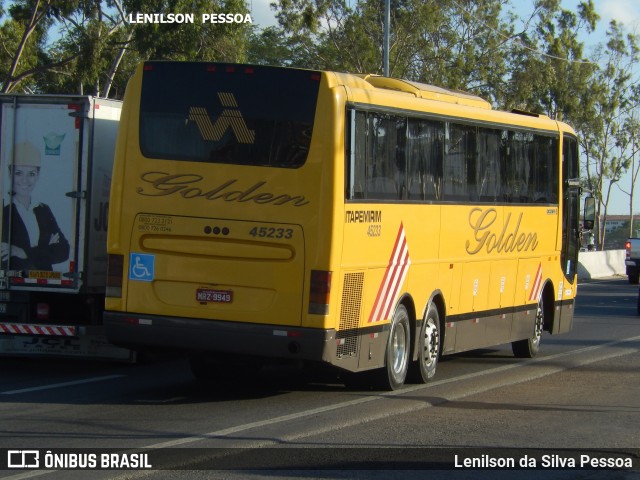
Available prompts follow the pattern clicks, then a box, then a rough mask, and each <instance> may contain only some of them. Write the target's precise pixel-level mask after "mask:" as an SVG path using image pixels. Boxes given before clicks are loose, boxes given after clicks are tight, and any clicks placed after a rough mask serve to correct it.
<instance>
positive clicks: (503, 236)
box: [465, 208, 538, 255]
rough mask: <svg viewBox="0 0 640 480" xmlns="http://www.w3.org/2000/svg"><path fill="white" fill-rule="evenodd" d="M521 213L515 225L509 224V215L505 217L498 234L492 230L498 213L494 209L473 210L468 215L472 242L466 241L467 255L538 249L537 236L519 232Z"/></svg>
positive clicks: (495, 229) (495, 230)
mask: <svg viewBox="0 0 640 480" xmlns="http://www.w3.org/2000/svg"><path fill="white" fill-rule="evenodd" d="M523 215H524V214H523V213H522V212H521V213H520V214H519V215H518V218H517V220H516V221H515V225H513V226H512V223H511V213H509V214H508V215H507V218H506V219H505V221H504V223H503V224H502V229H501V230H500V231H499V233H496V232H497V231H498V228H500V226H499V225H496V227H498V228H492V227H493V226H494V224H495V223H496V220H497V219H498V212H497V211H496V209H495V208H488V209H487V210H482V209H481V208H474V209H473V210H471V213H469V226H470V227H471V229H472V230H473V241H471V240H467V241H466V243H465V248H466V250H467V253H468V254H469V255H476V254H477V253H479V252H480V251H481V250H485V251H486V253H491V252H493V251H495V252H497V253H511V252H515V251H518V252H523V251H525V252H526V251H529V250H531V251H533V250H535V249H536V248H537V247H538V234H537V233H535V232H533V233H524V232H520V224H521V223H522V216H523Z"/></svg>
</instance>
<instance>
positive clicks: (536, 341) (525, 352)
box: [511, 296, 544, 358]
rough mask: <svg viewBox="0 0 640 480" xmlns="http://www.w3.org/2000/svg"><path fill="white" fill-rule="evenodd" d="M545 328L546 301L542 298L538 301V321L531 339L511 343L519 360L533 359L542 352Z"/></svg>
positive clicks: (536, 320) (535, 323)
mask: <svg viewBox="0 0 640 480" xmlns="http://www.w3.org/2000/svg"><path fill="white" fill-rule="evenodd" d="M543 328H544V301H543V300H542V296H541V297H540V300H538V308H537V309H536V319H535V322H534V324H533V333H532V335H531V337H529V338H527V339H525V340H518V341H517V342H513V343H511V349H512V350H513V354H514V355H515V356H516V357H518V358H533V357H535V356H536V355H537V354H538V351H539V350H540V340H541V338H542V330H543Z"/></svg>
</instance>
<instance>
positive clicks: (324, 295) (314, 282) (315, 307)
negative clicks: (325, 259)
mask: <svg viewBox="0 0 640 480" xmlns="http://www.w3.org/2000/svg"><path fill="white" fill-rule="evenodd" d="M330 293H331V272H327V271H324V270H311V285H310V287H309V313H313V314H316V315H328V314H329V295H330Z"/></svg>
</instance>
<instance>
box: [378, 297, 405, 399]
mask: <svg viewBox="0 0 640 480" xmlns="http://www.w3.org/2000/svg"><path fill="white" fill-rule="evenodd" d="M410 345H411V328H410V325H409V314H408V313H407V309H406V308H405V307H404V305H398V308H397V309H396V312H395V313H394V314H393V319H392V321H391V331H390V332H389V339H388V340H387V349H386V353H385V367H384V368H382V369H380V370H377V371H376V374H377V375H376V376H377V380H378V382H376V383H378V384H379V386H380V387H381V388H383V389H385V390H397V389H398V388H400V387H402V385H404V381H405V379H406V378H407V370H408V369H409V350H410Z"/></svg>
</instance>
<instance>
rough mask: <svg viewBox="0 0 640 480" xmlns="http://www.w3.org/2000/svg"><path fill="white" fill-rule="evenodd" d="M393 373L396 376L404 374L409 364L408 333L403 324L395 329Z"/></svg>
mask: <svg viewBox="0 0 640 480" xmlns="http://www.w3.org/2000/svg"><path fill="white" fill-rule="evenodd" d="M392 348H393V372H394V374H395V375H396V376H399V375H401V374H402V372H403V371H404V369H405V366H406V364H407V332H406V331H405V328H404V325H403V324H398V325H396V328H394V329H393V342H392Z"/></svg>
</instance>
